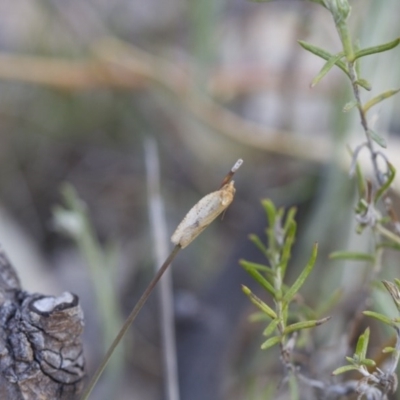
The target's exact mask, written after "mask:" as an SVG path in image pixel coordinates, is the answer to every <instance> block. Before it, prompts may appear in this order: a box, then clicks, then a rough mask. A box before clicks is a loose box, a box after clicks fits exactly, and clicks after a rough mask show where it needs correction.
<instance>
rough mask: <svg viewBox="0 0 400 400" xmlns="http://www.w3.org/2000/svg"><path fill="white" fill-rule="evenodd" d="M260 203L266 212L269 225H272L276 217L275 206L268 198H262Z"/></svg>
mask: <svg viewBox="0 0 400 400" xmlns="http://www.w3.org/2000/svg"><path fill="white" fill-rule="evenodd" d="M261 204H262V206H263V207H264V210H265V212H266V213H267V218H268V224H269V226H270V227H274V226H275V219H276V208H275V205H274V203H273V202H272V201H271V200H270V199H264V200H262V201H261Z"/></svg>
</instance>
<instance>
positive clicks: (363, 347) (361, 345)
mask: <svg viewBox="0 0 400 400" xmlns="http://www.w3.org/2000/svg"><path fill="white" fill-rule="evenodd" d="M369 332H370V331H369V328H367V329H366V330H365V331H364V333H363V334H362V335H360V337H359V338H358V341H357V346H356V352H355V354H356V355H357V357H358V358H359V359H365V357H366V356H367V349H368V342H369Z"/></svg>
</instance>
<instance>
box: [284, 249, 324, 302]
mask: <svg viewBox="0 0 400 400" xmlns="http://www.w3.org/2000/svg"><path fill="white" fill-rule="evenodd" d="M317 254H318V243H315V244H314V246H313V250H312V253H311V257H310V259H309V261H308V263H307V265H306V267H305V268H304V269H303V271H302V272H301V274H300V275H299V277H298V278H297V279H296V281H295V282H294V283H293V285H292V286H291V288H290V289H289V290H288V291H287V292H286V293H285V295H284V296H283V302H284V303H286V304H288V303H289V302H290V301H291V300H292V299H293V297H294V296H295V295H296V293H297V292H298V291H299V289H300V288H301V287H302V286H303V284H304V282H305V280H306V279H307V277H308V275H310V273H311V271H312V270H313V268H314V264H315V260H316V258H317Z"/></svg>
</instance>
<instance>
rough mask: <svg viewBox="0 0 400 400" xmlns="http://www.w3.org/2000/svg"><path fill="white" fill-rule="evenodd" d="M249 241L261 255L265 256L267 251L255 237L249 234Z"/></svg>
mask: <svg viewBox="0 0 400 400" xmlns="http://www.w3.org/2000/svg"><path fill="white" fill-rule="evenodd" d="M249 239H250V240H251V241H252V242H253V243H254V244H255V245H256V247H257V248H258V250H260V251H261V253H263V254H264V255H267V253H268V249H267V247H266V246H265V244H264V243H263V242H262V241H261V239H260V238H259V237H258V236H257V235H254V234H251V235H249Z"/></svg>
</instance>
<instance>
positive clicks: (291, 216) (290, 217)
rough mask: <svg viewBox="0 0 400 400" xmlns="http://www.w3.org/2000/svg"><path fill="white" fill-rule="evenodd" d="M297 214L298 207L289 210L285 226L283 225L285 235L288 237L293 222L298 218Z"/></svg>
mask: <svg viewBox="0 0 400 400" xmlns="http://www.w3.org/2000/svg"><path fill="white" fill-rule="evenodd" d="M296 213H297V208H296V207H290V208H289V211H288V212H287V214H286V220H285V224H284V225H283V232H284V233H285V235H287V231H288V229H289V227H290V225H291V224H292V221H294V218H295V217H296Z"/></svg>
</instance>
